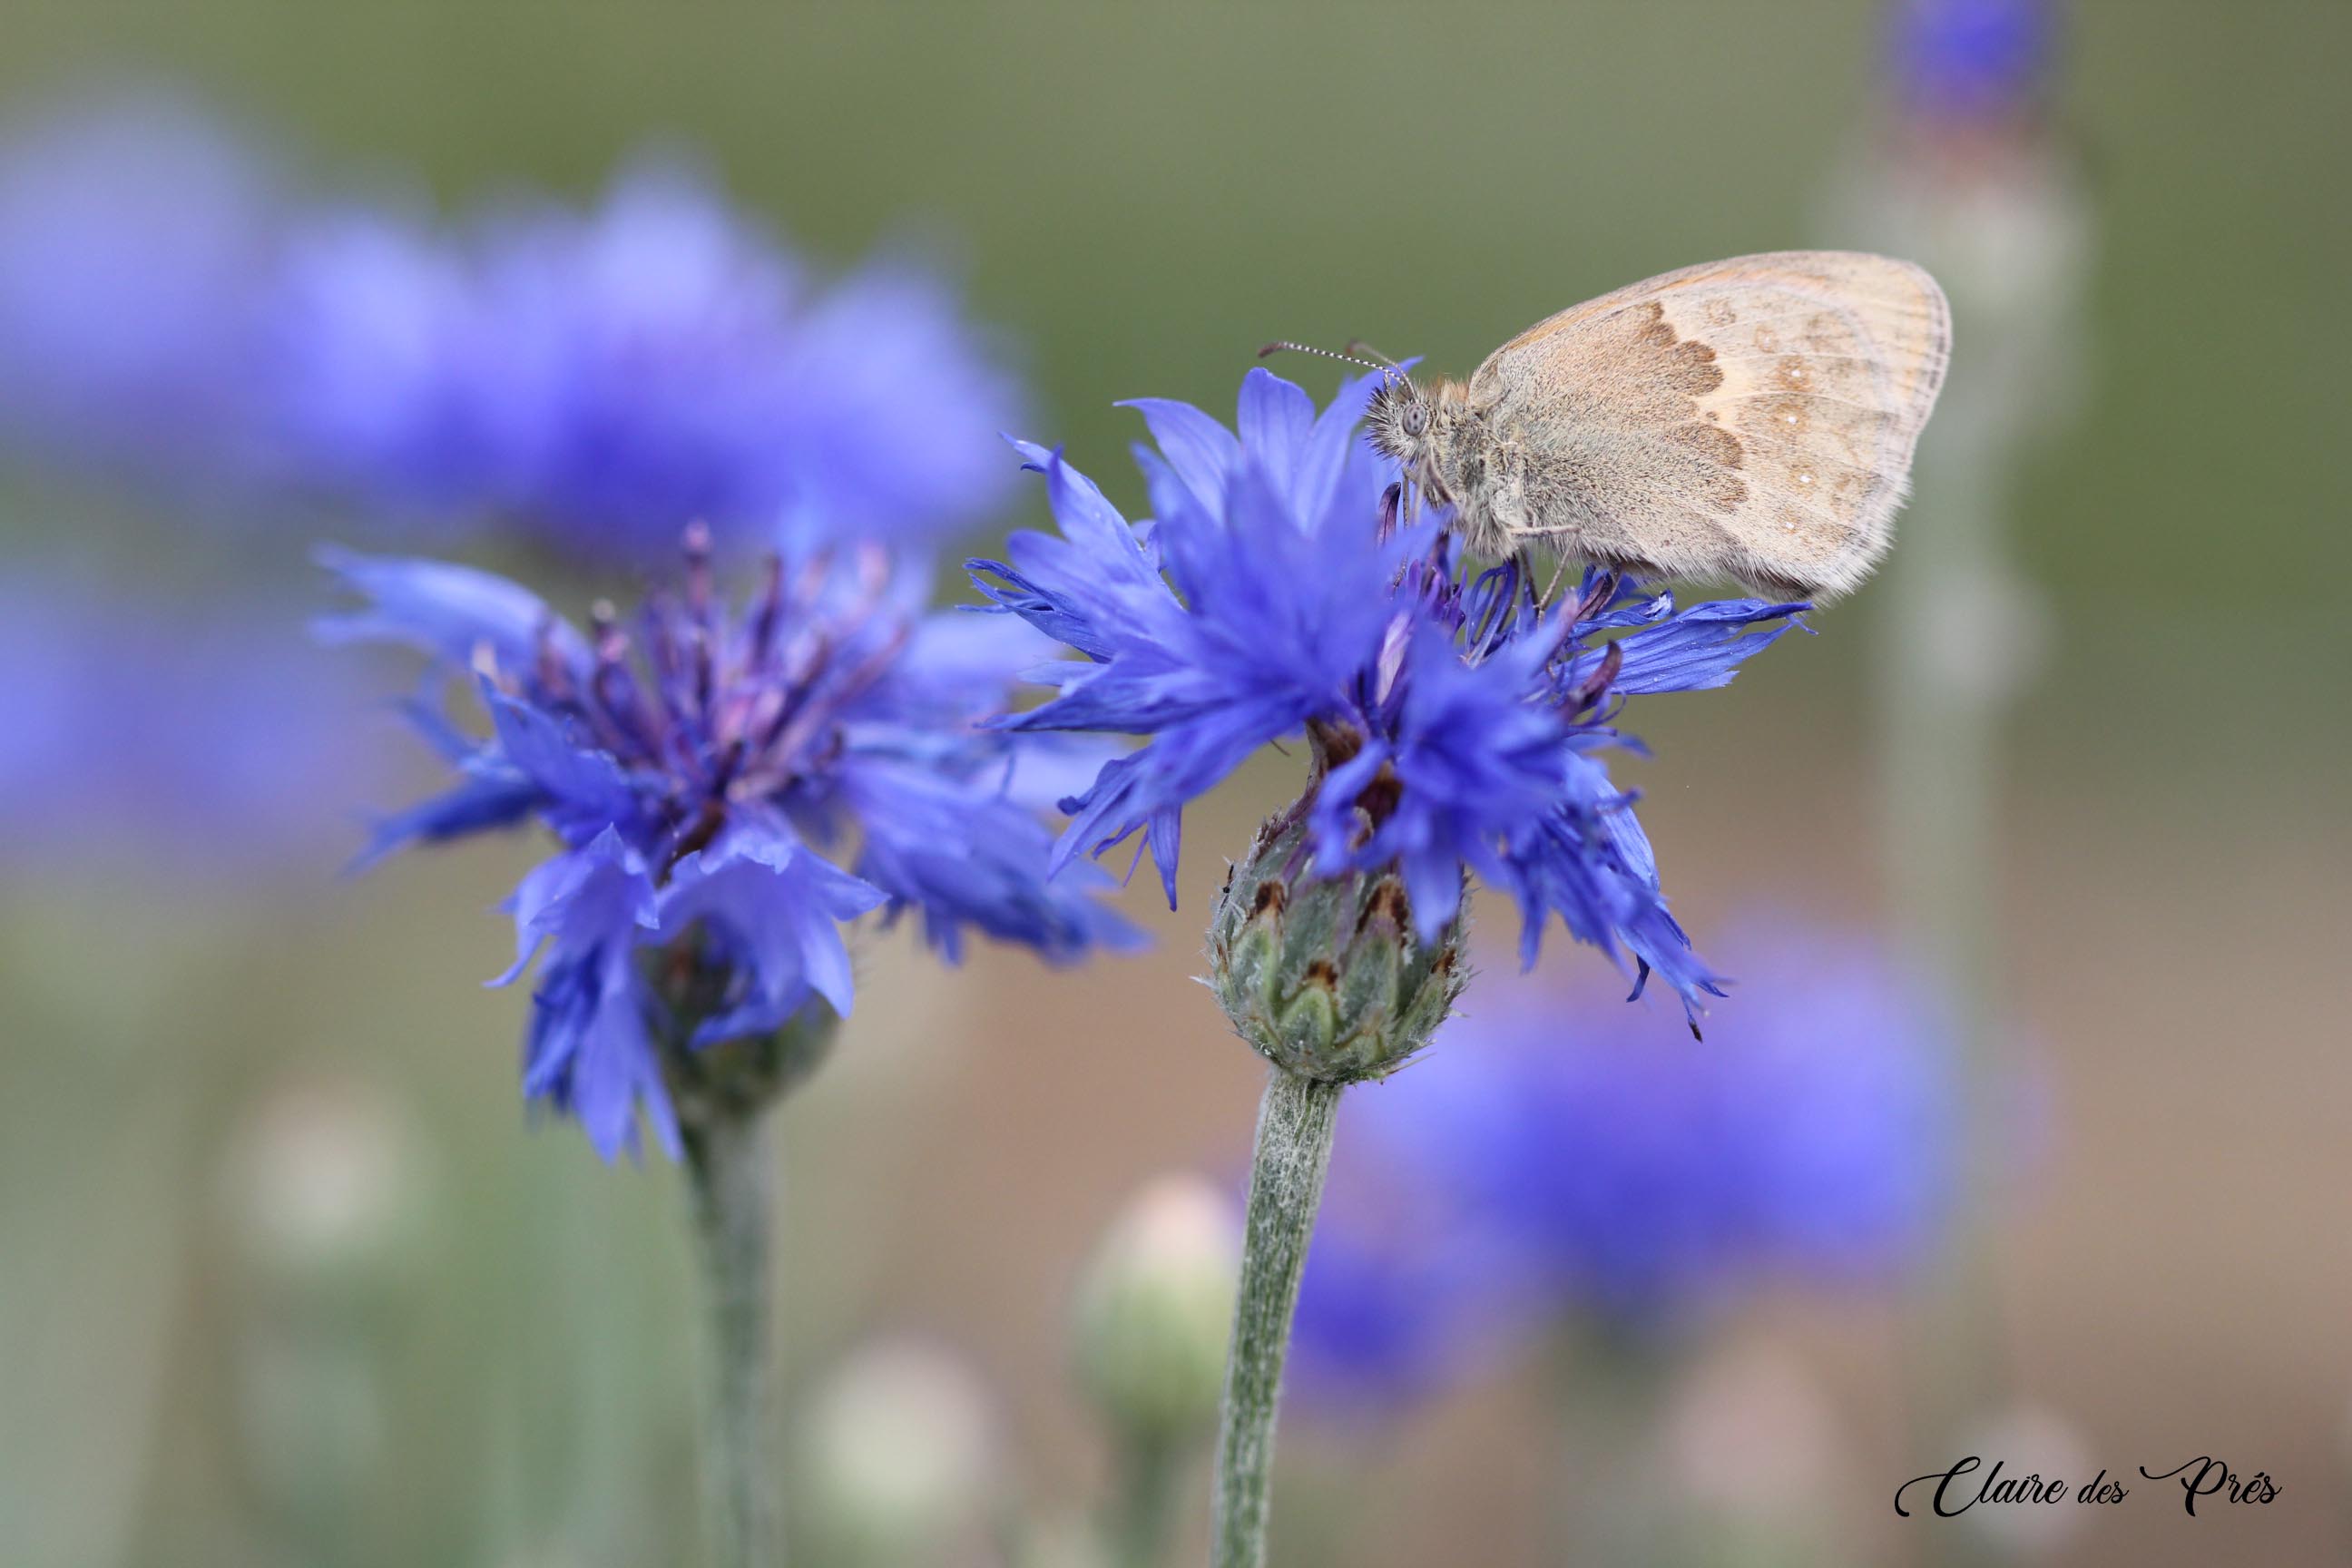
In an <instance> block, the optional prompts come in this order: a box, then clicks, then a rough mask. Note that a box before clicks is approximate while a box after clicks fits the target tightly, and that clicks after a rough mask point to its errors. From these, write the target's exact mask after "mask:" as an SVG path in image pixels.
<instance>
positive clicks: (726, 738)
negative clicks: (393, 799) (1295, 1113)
mask: <svg viewBox="0 0 2352 1568" xmlns="http://www.w3.org/2000/svg"><path fill="white" fill-rule="evenodd" d="M325 560H326V563H327V564H328V565H329V566H330V567H331V568H332V569H333V570H334V571H335V572H336V573H337V574H340V576H341V578H342V580H343V581H344V583H345V584H348V585H349V586H350V587H351V588H352V590H354V591H355V592H356V593H358V594H359V595H362V596H363V597H364V598H365V599H367V600H368V601H369V603H368V604H367V605H365V606H363V607H362V608H359V609H356V610H353V611H352V612H351V613H349V614H347V615H342V616H335V617H332V618H330V619H327V620H324V621H322V622H321V623H320V626H319V628H318V629H319V632H320V636H321V637H323V638H324V639H326V640H327V641H330V642H354V641H360V642H372V641H395V642H401V643H404V644H406V645H408V646H410V647H415V648H417V649H420V650H421V651H423V652H425V654H427V655H428V656H429V658H430V660H431V674H430V675H429V676H428V679H427V683H426V686H425V689H424V690H423V691H422V692H420V693H419V694H418V696H417V697H416V698H415V700H413V701H412V702H411V704H410V712H411V715H412V717H413V718H414V719H415V722H416V724H417V726H418V728H419V729H420V730H421V731H423V732H424V733H425V735H426V736H427V738H428V739H430V740H431V741H432V742H434V744H435V745H436V747H437V749H439V750H440V752H442V754H443V755H444V756H445V757H446V759H447V760H448V762H449V763H450V764H451V765H452V767H453V768H454V769H455V770H456V772H457V774H458V782H457V784H455V785H454V786H453V787H451V788H450V789H449V790H447V791H446V792H445V793H444V794H442V795H437V796H436V797H434V798H432V799H430V800H427V801H425V802H424V803H423V804H422V805H417V806H415V807H413V808H412V809H410V810H408V811H406V812H404V813H402V814H400V815H398V816H393V817H391V818H389V819H387V820H385V821H384V822H383V823H382V824H381V825H380V826H379V828H378V831H377V834H376V837H375V841H374V843H373V846H372V847H371V848H370V850H369V852H368V857H367V858H373V857H375V856H379V855H381V854H383V853H385V852H387V851H389V850H391V849H393V848H394V847H398V846H400V845H403V844H405V843H409V842H412V841H427V842H430V841H438V840H444V839H448V838H455V837H463V836H466V835H468V834H472V833H475V832H478V831H481V830H483V829H485V828H490V827H500V826H514V825H518V824H521V823H524V822H526V821H537V822H539V823H541V825H543V826H546V827H547V828H549V829H550V830H551V831H552V832H553V833H554V835H555V836H556V837H557V838H558V840H559V841H560V842H561V844H562V849H561V851H560V852H559V853H558V854H557V855H556V856H555V857H554V858H552V859H551V860H549V861H547V862H546V863H545V864H543V865H541V867H540V868H538V869H536V870H534V871H533V872H531V873H530V876H528V877H527V878H525V879H524V880H523V882H522V885H521V886H520V888H519V889H516V892H515V895H514V898H513V900H511V904H510V908H511V910H512V911H513V914H514V917H515V925H516V931H517V937H518V948H519V951H518V953H517V958H516V963H515V965H514V967H513V968H512V969H511V970H509V972H508V973H507V974H506V975H505V976H504V977H502V978H503V979H504V980H507V981H511V980H513V979H514V978H516V977H517V976H518V975H520V973H522V971H523V970H524V969H525V968H527V967H528V966H529V964H530V960H531V957H532V955H533V953H534V952H541V951H542V950H543V952H544V957H543V959H542V962H541V970H540V980H539V987H538V991H537V994H536V1005H535V1009H534V1016H533V1021H532V1024H531V1029H530V1040H529V1046H528V1049H527V1053H526V1058H525V1064H524V1089H525V1091H526V1092H527V1093H528V1094H529V1095H530V1096H531V1097H533V1098H535V1099H544V1100H547V1101H549V1102H550V1103H551V1104H552V1105H554V1106H555V1107H556V1108H557V1109H559V1110H564V1111H567V1112H569V1113H571V1114H572V1115H574V1116H576V1117H577V1118H578V1119H579V1121H580V1122H581V1124H582V1126H583V1128H584V1130H585V1131H587V1134H588V1136H589V1138H590V1140H591V1141H592V1142H593V1143H594V1144H595V1146H596V1148H597V1149H598V1151H599V1152H602V1153H603V1154H604V1156H605V1157H606V1158H608V1159H609V1158H611V1157H612V1156H613V1155H614V1154H615V1153H616V1152H619V1151H620V1150H622V1149H625V1148H626V1149H631V1150H634V1149H635V1146H636V1138H637V1133H636V1112H637V1110H638V1109H640V1108H642V1109H643V1110H644V1111H645V1112H646V1117H647V1119H648V1121H650V1123H651V1125H652V1127H653V1129H654V1132H655V1135H656V1140H657V1141H658V1142H660V1143H661V1145H662V1146H663V1147H664V1148H665V1149H667V1150H668V1151H670V1152H672V1153H673V1154H674V1153H675V1152H677V1125H676V1121H675V1117H674V1115H673V1112H672V1110H671V1108H670V1105H669V1102H668V1100H667V1095H666V1093H665V1091H664V1089H663V1088H662V1079H661V1073H660V1068H659V1060H658V1056H657V1052H656V1040H657V1039H658V1038H667V1037H670V1036H671V1035H672V1034H674V1033H676V1032H677V1025H679V1024H682V1023H686V1022H691V1023H692V1025H693V1026H694V1032H693V1037H692V1041H691V1043H692V1044H693V1045H695V1046H703V1045H708V1044H711V1043H713V1042H715V1041H719V1040H722V1039H729V1038H734V1037H743V1036H750V1035H759V1034H764V1033H767V1032H770V1031H772V1030H775V1029H777V1028H779V1027H781V1026H782V1025H783V1024H785V1023H786V1022H787V1021H788V1020H790V1019H791V1018H792V1017H793V1016H794V1015H795V1014H796V1013H798V1012H799V1011H800V1010H801V1009H802V1008H803V1006H804V1005H808V1004H809V1003H810V1002H811V1000H812V999H813V998H821V999H822V1000H823V1001H824V1003H826V1004H828V1005H831V1006H832V1007H833V1008H834V1009H835V1011H837V1012H841V1013H847V1012H848V1011H849V1008H850V1005H851V1002H852V984H851V974H850V965H849V958H848V952H847V950H846V948H845V945H844V942H843V937H842V929H841V928H842V926H843V925H844V924H845V922H847V921H852V920H855V919H856V917H857V916H858V915H860V914H862V913H864V912H865V911H866V910H871V909H874V908H877V906H883V907H887V911H888V913H889V914H890V915H892V916H894V917H895V916H896V915H897V914H898V913H900V912H903V911H905V910H918V911H919V912H920V914H921V917H922V920H923V923H924V928H925V931H926V934H927V936H928V937H929V940H930V942H932V944H933V945H934V946H935V947H937V948H939V949H940V951H942V952H944V953H946V954H947V955H948V956H949V957H950V959H952V958H953V957H955V956H956V955H957V953H958V952H960V951H961V942H962V940H963V934H964V932H965V931H966V930H967V929H976V930H979V931H982V932H985V933H986V934H988V935H991V936H993V937H997V938H1000V939H1002V940H1004V941H1008V942H1018V943H1021V944H1023V945H1024V946H1027V947H1031V948H1034V949H1035V950H1036V951H1037V952H1040V953H1041V954H1043V955H1044V956H1045V958H1047V959H1049V960H1054V961H1064V960H1071V959H1076V958H1078V957H1081V956H1083V955H1084V954H1086V953H1087V952H1089V951H1090V950H1092V949H1093V948H1094V947H1095V946H1097V944H1102V945H1109V946H1127V945H1130V944H1131V943H1132V942H1133V940H1134V933H1133V931H1131V930H1130V929H1129V927H1128V926H1127V925H1126V924H1125V923H1124V922H1123V921H1120V920H1119V919H1118V917H1117V916H1116V915H1114V914H1112V913H1110V912H1108V910H1106V909H1104V908H1103V907H1102V906H1101V905H1100V904H1098V903H1097V901H1096V899H1095V896H1094V895H1095V894H1096V893H1097V891H1099V890H1100V889H1101V888H1102V887H1103V886H1104V885H1105V884H1106V883H1107V881H1108V879H1106V878H1104V877H1102V876H1101V875H1099V874H1098V873H1097V874H1095V875H1093V876H1090V877H1087V878H1081V879H1076V880H1073V881H1069V882H1066V883H1065V882H1060V881H1056V882H1053V883H1048V882H1047V881H1046V879H1045V863H1046V855H1047V851H1048V848H1049V847H1050V835H1049V834H1048V832H1047V831H1046V829H1045V826H1043V825H1042V824H1041V823H1040V822H1039V820H1038V816H1037V813H1038V811H1039V810H1040V809H1041V808H1042V806H1043V805H1044V802H1045V800H1046V799H1049V798H1051V796H1052V795H1054V794H1055V793H1058V792H1059V791H1060V790H1061V789H1062V788H1064V787H1066V775H1067V773H1068V770H1069V768H1070V767H1071V766H1073V765H1074V764H1075V765H1086V764H1088V763H1091V762H1092V761H1093V760H1095V759H1091V758H1087V757H1084V756H1082V755H1074V753H1073V750H1072V748H1070V747H1069V746H1067V745H1066V744H1065V743H1061V742H1055V741H1052V740H1048V741H1046V742H1043V743H1040V742H1034V741H1032V740H1029V739H1027V738H1024V737H1015V736H1009V735H1005V734H1002V733H998V732H994V731H988V730H985V729H982V728H980V727H979V726H978V724H977V723H976V721H977V720H978V719H979V718H981V717H982V715H984V714H986V713H988V712H990V711H992V710H994V709H996V708H998V707H1000V706H1001V705H1002V703H1003V696H1004V690H1005V687H1006V684H1007V682H1008V681H1009V680H1010V679H1011V675H1012V671H1013V668H1016V667H1017V666H1018V665H1020V664H1022V663H1024V662H1026V661H1028V660H1031V659H1034V658H1035V657H1036V656H1037V655H1038V653H1039V652H1040V651H1041V647H1040V643H1039V639H1037V638H1036V637H1034V635H1033V634H1031V633H1029V632H1028V631H1027V630H1026V628H1024V627H1020V626H1013V625H1011V624H1009V623H1003V622H990V621H986V620H983V619H981V618H979V617H976V616H959V615H946V616H925V615H923V614H921V613H920V612H919V608H918V606H919V605H920V603H921V597H922V593H923V584H922V583H921V582H920V581H919V579H917V578H915V577H913V576H910V575H909V574H905V573H903V572H894V571H893V570H892V569H891V566H890V563H889V562H888V559H887V556H886V555H884V554H883V552H880V551H878V550H868V551H865V552H858V553H856V555H855V556H854V557H841V558H835V557H832V556H828V555H824V554H817V555H813V556H811V557H809V558H808V559H807V560H806V561H805V562H803V563H800V564H799V565H797V566H796V567H794V568H793V569H790V570H788V569H787V568H786V566H785V565H784V563H782V561H781V560H780V559H774V558H772V559H771V562H770V564H769V568H768V571H767V575H766V578H765V582H764V584H763V585H762V586H761V588H760V589H759V590H758V591H757V592H756V593H754V594H752V595H751V596H750V598H749V600H748V602H746V603H744V604H742V605H740V606H736V605H730V604H729V603H728V602H727V601H726V600H725V598H724V597H722V595H719V593H718V591H717V590H716V588H715V586H714V584H713V580H712V574H711V568H710V560H709V532H708V531H707V530H702V529H699V528H698V529H694V530H690V531H689V532H688V562H687V571H686V577H685V582H684V584H683V585H682V587H681V588H680V589H678V590H677V591H674V592H658V593H656V594H655V595H653V596H652V598H651V599H650V600H649V601H648V603H647V605H646V607H645V609H644V611H643V613H642V614H641V615H639V616H636V617H635V619H634V620H632V621H630V622H628V623H623V622H622V621H620V620H619V619H618V618H617V617H616V616H615V614H614V612H613V611H612V610H611V609H609V607H605V606H599V608H598V611H597V614H596V616H595V617H594V619H593V622H592V624H591V625H590V626H589V627H588V629H587V630H586V631H585V632H583V631H582V630H580V629H579V628H577V627H575V626H572V624H571V623H569V622H568V621H565V620H563V619H562V617H560V616H556V615H555V614H554V613H553V612H552V611H551V610H550V609H549V608H548V607H547V606H546V605H544V604H543V603H542V602H541V601H540V600H539V599H538V598H537V596H536V595H532V594H530V592H529V591H528V590H526V589H523V588H521V587H520V586H518V585H516V584H512V583H509V582H507V581H505V580H504V579H501V578H498V577H494V576H491V575H490V574H487V573H482V572H477V571H474V570H472V569H470V568H467V567H462V566H455V565H449V564H446V563H437V562H428V561H415V560H386V559H379V558H373V557H365V556H359V555H353V554H350V553H347V552H341V551H334V552H327V553H326V555H325ZM453 675H464V676H466V677H467V678H468V679H470V681H471V683H472V685H473V688H474V689H475V690H476V692H477V694H478V698H479V700H480V704H481V707H482V709H483V710H484V713H485V716H486V718H487V720H488V732H487V733H473V732H468V731H464V730H461V729H459V728H458V727H457V725H456V724H454V723H452V722H451V721H450V720H449V719H448V717H447V716H446V713H445V711H444V706H443V703H442V702H441V701H440V700H439V698H440V694H441V690H442V685H443V682H445V681H446V679H447V678H449V677H451V676H453ZM853 856H854V858H851V857H853ZM656 953H658V954H661V955H662V963H660V964H659V965H656V964H655V963H653V962H651V960H652V958H653V955H654V954H656ZM657 969H658V971H659V973H656V970H657ZM682 988H686V989H682ZM688 989H690V991H691V995H692V997H693V1001H694V1005H692V1006H691V1007H690V1008H688V1009H686V1010H687V1011H690V1012H691V1014H692V1015H693V1016H692V1017H691V1018H690V1019H682V1018H678V1017H677V1016H676V1015H677V1013H678V1012H679V1011H680V1009H681V1007H682V1005H683V1004H684V1002H685V1000H686V998H687V994H688Z"/></svg>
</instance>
